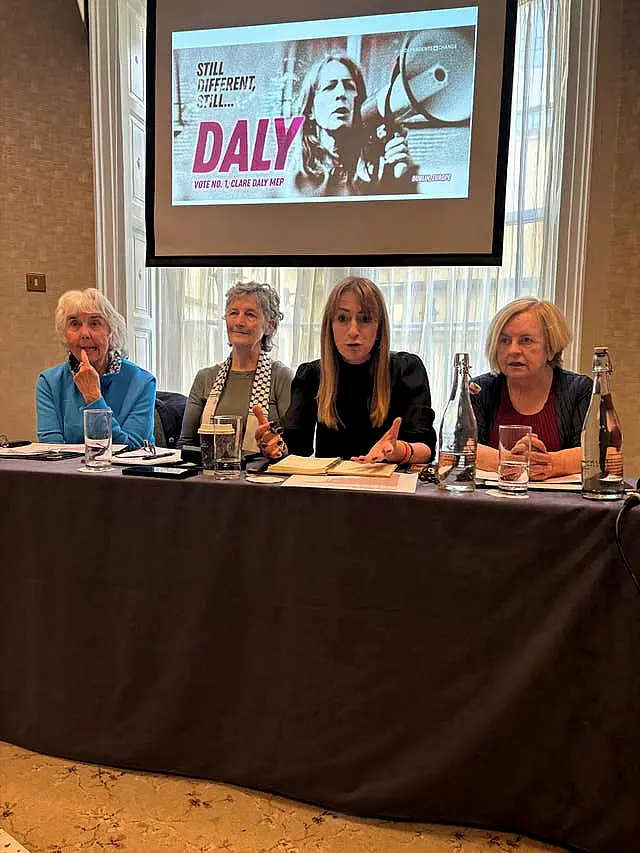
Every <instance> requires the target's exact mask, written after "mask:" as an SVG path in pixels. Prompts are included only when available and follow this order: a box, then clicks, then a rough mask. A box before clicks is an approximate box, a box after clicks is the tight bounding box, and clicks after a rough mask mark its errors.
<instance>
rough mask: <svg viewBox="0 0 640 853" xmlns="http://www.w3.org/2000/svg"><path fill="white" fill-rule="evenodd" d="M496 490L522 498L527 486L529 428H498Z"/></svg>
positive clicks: (529, 444) (515, 426)
mask: <svg viewBox="0 0 640 853" xmlns="http://www.w3.org/2000/svg"><path fill="white" fill-rule="evenodd" d="M498 433H499V444H498V455H499V458H498V489H499V490H500V491H501V492H502V493H503V494H506V495H512V496H520V497H523V496H525V495H526V494H527V489H528V486H529V464H530V461H531V427H530V426H519V425H512V424H509V425H508V426H503V425H501V426H499V427H498Z"/></svg>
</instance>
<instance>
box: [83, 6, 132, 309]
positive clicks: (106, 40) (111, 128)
mask: <svg viewBox="0 0 640 853" xmlns="http://www.w3.org/2000/svg"><path fill="white" fill-rule="evenodd" d="M89 53H90V69H91V112H92V135H93V163H94V186H95V208H96V211H95V212H96V277H97V284H96V286H97V287H98V289H99V290H102V291H103V292H104V293H105V294H106V295H107V296H108V297H109V299H110V300H111V301H112V302H113V304H114V305H115V307H116V308H117V309H118V311H120V312H121V313H122V314H126V308H127V298H126V280H125V245H124V243H125V233H124V216H123V211H124V196H123V162H122V158H123V152H122V106H121V97H120V57H119V41H118V3H117V0H89Z"/></svg>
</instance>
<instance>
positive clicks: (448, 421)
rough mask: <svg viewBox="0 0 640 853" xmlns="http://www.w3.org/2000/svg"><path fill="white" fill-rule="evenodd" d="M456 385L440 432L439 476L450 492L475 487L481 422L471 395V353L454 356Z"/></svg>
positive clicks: (445, 411) (454, 382)
mask: <svg viewBox="0 0 640 853" xmlns="http://www.w3.org/2000/svg"><path fill="white" fill-rule="evenodd" d="M453 364H454V371H453V388H452V389H451V395H450V397H449V402H448V403H447V407H446V408H445V410H444V414H443V416H442V422H441V424H440V433H439V436H438V480H439V483H440V488H441V489H443V490H444V491H447V492H472V491H473V490H474V489H475V487H476V456H477V452H478V425H477V423H476V416H475V415H474V413H473V407H472V406H471V397H470V396H469V380H470V377H469V354H468V353H466V352H457V353H456V354H455V357H454V362H453Z"/></svg>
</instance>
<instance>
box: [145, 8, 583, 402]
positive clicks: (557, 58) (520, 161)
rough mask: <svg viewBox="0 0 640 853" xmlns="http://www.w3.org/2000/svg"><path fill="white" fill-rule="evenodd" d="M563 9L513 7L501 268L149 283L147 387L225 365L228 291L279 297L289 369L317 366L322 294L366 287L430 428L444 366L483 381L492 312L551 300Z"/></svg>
mask: <svg viewBox="0 0 640 853" xmlns="http://www.w3.org/2000/svg"><path fill="white" fill-rule="evenodd" d="M568 31H569V2H568V0H521V2H520V3H519V8H518V29H517V41H516V63H515V73H514V91H513V103H512V117H511V139H510V146H509V163H508V170H507V200H506V211H507V213H506V223H505V244H504V260H503V264H502V266H501V267H499V268H495V267H446V268H442V267H435V268H434V267H391V268H390V267H379V268H378V267H366V268H362V267H356V268H354V267H349V268H346V267H343V268H314V269H310V268H299V269H290V268H273V267H260V268H255V267H243V268H208V269H190V270H187V269H185V270H176V269H163V270H160V271H159V273H158V306H159V323H158V330H157V331H158V342H159V343H158V360H157V375H158V387H159V388H167V389H170V390H181V391H183V392H185V393H186V392H188V390H189V387H190V385H191V382H192V380H193V377H194V376H195V373H196V372H197V370H198V369H199V368H201V367H203V366H205V365H210V364H213V363H214V362H217V361H220V360H222V359H223V358H225V357H226V354H227V353H228V345H227V341H226V335H225V328H224V320H223V311H224V294H225V292H226V290H227V288H228V287H230V286H231V285H232V284H233V283H234V282H236V281H239V280H245V281H246V280H251V279H255V280H258V281H268V282H269V283H270V284H271V285H273V286H274V287H276V288H277V289H278V292H279V293H280V299H281V306H282V310H283V312H284V315H285V319H284V320H283V321H282V323H281V324H280V329H279V332H278V336H277V340H276V347H275V349H274V353H273V355H274V357H275V358H278V359H280V360H281V361H283V362H285V363H286V364H289V365H290V366H291V367H292V368H294V369H295V368H296V367H297V365H298V364H300V363H301V362H304V361H308V360H310V359H313V358H317V357H318V356H319V329H320V321H321V317H322V310H323V307H324V303H325V300H326V297H327V294H328V292H329V290H330V289H331V288H332V287H333V285H334V284H335V283H336V282H337V281H339V280H340V279H341V278H343V277H344V276H346V275H352V274H353V275H365V276H367V277H369V278H371V279H372V280H373V281H375V282H376V283H377V284H379V285H380V287H381V289H382V291H383V292H384V295H385V298H386V302H387V307H388V310H389V316H390V320H391V326H392V336H391V342H392V348H393V349H395V350H401V349H402V350H408V351H410V352H415V353H417V354H418V355H419V356H420V357H421V358H422V359H423V361H424V363H425V365H426V367H427V372H428V374H429V379H430V383H431V394H432V400H433V406H434V408H435V410H436V417H437V418H438V417H439V415H440V413H441V412H442V409H443V406H444V402H445V401H446V397H447V393H448V390H449V385H450V380H451V365H452V360H453V354H454V353H455V352H458V351H465V352H469V353H470V358H471V364H472V366H473V372H474V373H480V372H483V371H484V370H486V369H487V364H486V360H485V357H484V339H485V335H486V330H487V326H488V323H489V321H490V319H491V317H492V316H493V314H494V313H495V311H496V310H497V309H498V308H499V307H500V306H501V305H504V304H505V303H506V302H508V301H510V300H511V299H514V298H515V297H517V296H520V295H524V294H535V295H538V296H540V297H542V298H547V299H553V295H554V281H555V272H556V247H557V233H558V223H559V216H560V187H561V168H562V144H563V136H564V116H565V101H564V92H565V90H566V87H565V85H564V83H565V80H566V73H567V63H568Z"/></svg>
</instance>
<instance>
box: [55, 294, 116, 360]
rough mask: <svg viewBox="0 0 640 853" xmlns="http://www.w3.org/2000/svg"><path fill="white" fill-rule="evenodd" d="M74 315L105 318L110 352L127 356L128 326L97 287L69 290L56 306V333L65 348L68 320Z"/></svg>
mask: <svg viewBox="0 0 640 853" xmlns="http://www.w3.org/2000/svg"><path fill="white" fill-rule="evenodd" d="M73 314H100V315H101V316H102V317H104V319H105V320H106V321H107V326H108V327H109V350H110V351H111V350H118V352H120V353H121V354H122V355H125V354H126V353H125V348H126V345H127V324H126V323H125V320H124V317H123V316H122V314H119V313H118V312H117V311H116V309H115V308H114V307H113V305H112V304H111V303H110V302H109V300H108V299H107V297H106V296H105V295H104V294H103V293H100V291H99V290H96V289H95V287H87V288H85V289H84V290H67V292H66V293H63V294H62V296H61V297H60V299H59V300H58V305H57V306H56V313H55V324H56V333H57V335H58V337H59V338H60V340H61V341H62V343H63V344H65V346H66V343H67V339H66V336H65V331H66V328H67V320H68V319H69V317H71V316H72V315H73Z"/></svg>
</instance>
